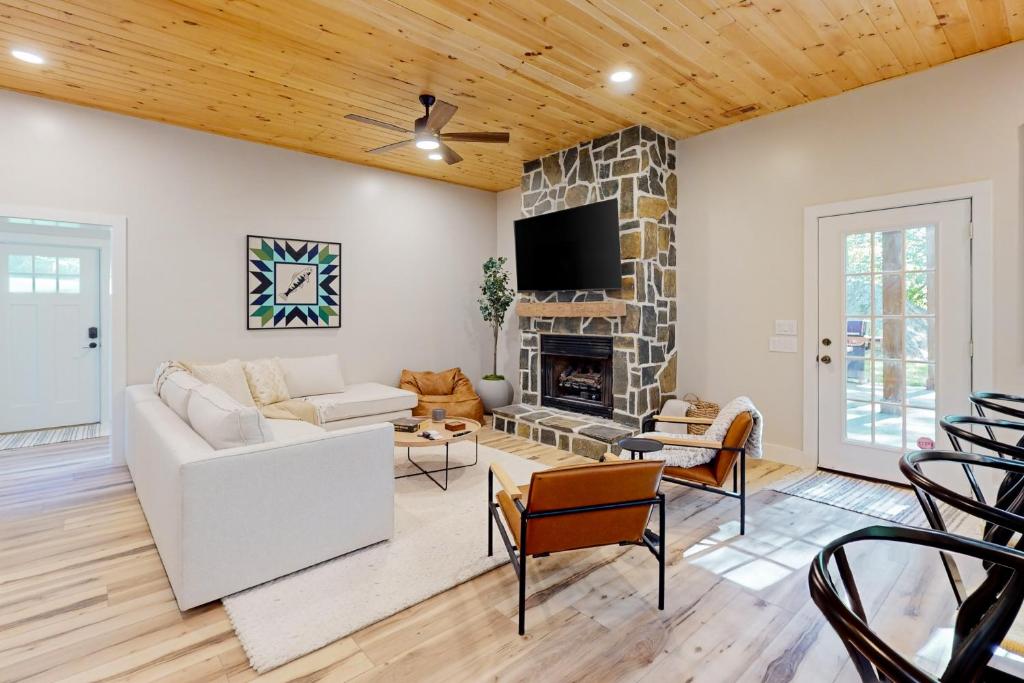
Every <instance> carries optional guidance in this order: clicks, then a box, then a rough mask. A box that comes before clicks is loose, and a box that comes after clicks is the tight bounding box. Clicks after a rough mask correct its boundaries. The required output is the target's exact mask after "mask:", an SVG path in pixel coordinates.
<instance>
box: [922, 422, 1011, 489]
mask: <svg viewBox="0 0 1024 683" xmlns="http://www.w3.org/2000/svg"><path fill="white" fill-rule="evenodd" d="M939 424H940V425H942V429H943V431H944V432H946V436H948V437H949V442H950V443H951V444H953V449H954V450H956V451H957V452H961V453H962V452H964V447H963V444H962V443H961V442H962V441H966V442H967V443H970V444H974V445H975V446H980V447H982V448H987V449H989V450H990V451H995V452H996V453H998V454H999V455H1001V456H1003V457H1006V458H1013V459H1016V460H1024V448H1022V447H1020V446H1014V445H1012V444H1008V443H1006V442H1003V441H1000V440H999V439H997V438H996V436H995V431H994V428H999V429H1010V430H1016V431H1018V432H1024V423H1021V422H1011V421H1010V420H998V419H995V418H991V417H973V416H971V415H947V416H946V417H944V418H942V419H941V420H940V421H939ZM963 425H977V426H982V427H984V428H985V431H986V433H987V434H988V436H987V437H985V436H981V435H980V434H975V433H974V432H972V431H970V429H967V428H965V427H964V426H963ZM963 468H964V473H965V474H966V475H967V481H968V483H969V484H970V486H971V493H973V494H974V497H975V498H976V499H977V500H978V501H979V502H981V503H984V502H985V494H984V493H982V491H981V487H980V486H979V485H978V480H977V478H976V477H975V476H974V471H973V470H972V469H971V466H970V464H967V463H965V464H964V465H963Z"/></svg>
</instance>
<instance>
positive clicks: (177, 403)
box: [160, 370, 203, 423]
mask: <svg viewBox="0 0 1024 683" xmlns="http://www.w3.org/2000/svg"><path fill="white" fill-rule="evenodd" d="M201 386H203V383H202V382H200V381H199V380H198V379H196V378H195V377H193V376H192V375H191V374H190V373H188V372H185V371H184V370H179V371H178V372H175V373H173V374H171V375H169V376H168V377H167V378H166V379H164V382H163V384H162V385H161V386H160V398H161V400H163V402H164V403H166V404H167V407H168V408H170V409H171V410H173V411H174V412H175V414H176V415H177V416H178V417H180V418H181V419H182V420H184V421H185V422H186V423H187V422H188V395H189V394H190V393H192V390H193V389H195V388H197V387H201Z"/></svg>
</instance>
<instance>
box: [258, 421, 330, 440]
mask: <svg viewBox="0 0 1024 683" xmlns="http://www.w3.org/2000/svg"><path fill="white" fill-rule="evenodd" d="M267 422H268V423H269V424H270V431H271V432H272V433H273V434H274V441H302V440H303V439H308V438H309V437H311V436H317V435H319V434H323V433H325V431H326V430H325V429H324V428H323V427H317V426H316V425H312V424H309V423H308V422H303V421H302V420H275V419H268V420H267Z"/></svg>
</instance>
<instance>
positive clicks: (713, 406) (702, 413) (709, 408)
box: [683, 394, 722, 434]
mask: <svg viewBox="0 0 1024 683" xmlns="http://www.w3.org/2000/svg"><path fill="white" fill-rule="evenodd" d="M683 400H684V401H686V402H687V403H689V404H690V407H689V408H687V410H686V417H709V418H711V419H714V418H716V417H718V411H720V410H721V409H722V407H721V406H720V405H718V404H717V403H714V402H712V401H704V400H702V399H701V397H700V396H698V395H697V394H687V395H686V396H684V397H683ZM688 431H689V432H690V434H703V433H704V432H706V431H708V426H707V425H689V430H688Z"/></svg>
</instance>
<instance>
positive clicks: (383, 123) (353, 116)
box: [345, 114, 412, 134]
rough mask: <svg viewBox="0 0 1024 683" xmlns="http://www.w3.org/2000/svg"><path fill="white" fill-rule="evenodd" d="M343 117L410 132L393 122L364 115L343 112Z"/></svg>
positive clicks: (400, 131)
mask: <svg viewBox="0 0 1024 683" xmlns="http://www.w3.org/2000/svg"><path fill="white" fill-rule="evenodd" d="M345 118H346V119H348V120H349V121H358V122H359V123H368V124H369V125H371V126H377V127H378V128H387V129H388V130H397V131H398V132H399V133H410V134H411V133H412V131H411V130H406V129H405V128H402V127H401V126H396V125H394V124H393V123H387V122H386V121H378V120H377V119H371V118H369V117H366V116H360V115H359V114H345Z"/></svg>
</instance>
